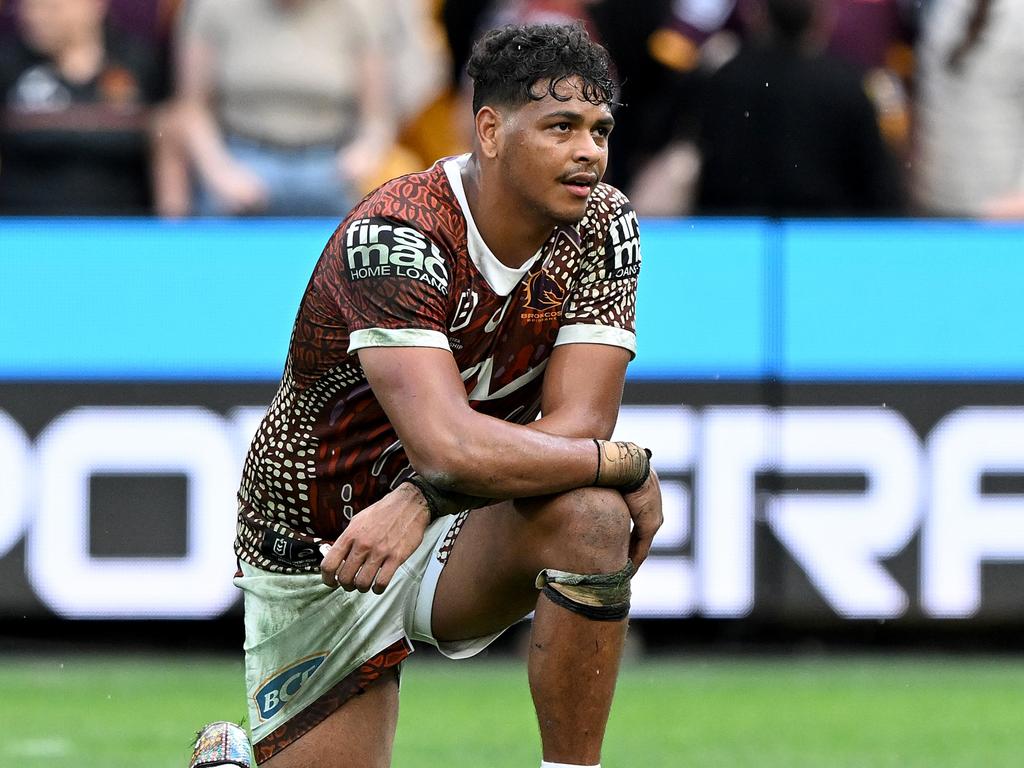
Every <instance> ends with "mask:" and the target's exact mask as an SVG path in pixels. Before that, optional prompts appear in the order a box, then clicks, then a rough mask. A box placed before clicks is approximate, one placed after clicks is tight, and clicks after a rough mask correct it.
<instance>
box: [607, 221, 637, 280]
mask: <svg viewBox="0 0 1024 768" xmlns="http://www.w3.org/2000/svg"><path fill="white" fill-rule="evenodd" d="M604 250H605V271H606V273H607V276H608V279H609V280H622V279H625V278H627V277H636V276H637V275H639V274H640V226H639V223H638V221H637V216H636V211H634V210H633V206H631V205H629V204H628V203H627V204H626V205H624V206H623V207H622V208H620V209H619V212H618V213H617V214H616V215H615V216H614V217H613V218H612V220H611V225H610V226H609V227H608V237H607V238H606V239H605V246H604Z"/></svg>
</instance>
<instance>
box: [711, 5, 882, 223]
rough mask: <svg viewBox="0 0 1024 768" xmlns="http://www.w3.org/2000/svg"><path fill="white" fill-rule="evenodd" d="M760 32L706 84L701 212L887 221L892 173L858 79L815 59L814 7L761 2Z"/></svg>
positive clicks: (819, 25)
mask: <svg viewBox="0 0 1024 768" xmlns="http://www.w3.org/2000/svg"><path fill="white" fill-rule="evenodd" d="M760 7H761V9H762V10H763V15H762V17H761V18H762V21H761V22H760V23H759V24H758V26H760V27H761V28H762V29H763V32H762V33H761V34H758V35H755V36H754V37H753V38H752V39H751V41H750V42H748V43H745V44H744V46H743V47H742V49H741V51H740V53H739V54H738V55H737V56H736V57H735V58H734V59H732V60H731V61H729V62H728V63H726V64H725V65H723V66H722V67H721V69H719V70H718V71H717V72H716V73H715V74H714V75H713V76H712V78H711V79H710V81H709V83H708V88H707V92H706V96H705V99H704V102H705V103H704V111H703V116H702V119H701V127H700V139H699V147H700V152H701V163H702V168H701V173H700V180H699V183H698V201H697V202H698V207H699V209H700V210H701V211H702V212H704V213H715V214H766V215H774V216H793V215H797V216H799V215H854V214H857V215H866V214H870V215H889V214H895V213H898V212H900V211H901V210H902V194H901V185H900V183H899V176H898V171H897V168H896V165H895V162H894V160H893V158H892V156H891V155H890V154H889V152H888V149H887V148H886V146H885V144H884V142H883V140H882V137H881V136H880V134H879V129H878V124H877V121H876V115H875V111H874V108H873V106H872V103H871V101H870V100H869V99H868V97H867V95H866V93H865V92H864V90H863V88H862V85H861V79H860V77H859V75H858V74H857V73H856V72H855V71H854V70H852V69H851V68H849V67H847V66H846V65H845V63H844V62H842V61H840V60H838V59H836V58H835V57H833V56H831V55H829V54H827V53H824V52H823V51H822V48H823V45H824V42H825V40H827V39H828V33H829V30H828V29H827V27H826V26H824V24H823V22H825V21H826V20H827V14H826V13H825V10H826V7H825V5H824V3H823V2H822V1H821V0H765V1H764V3H763V5H761V6H760Z"/></svg>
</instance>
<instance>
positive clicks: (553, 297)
mask: <svg viewBox="0 0 1024 768" xmlns="http://www.w3.org/2000/svg"><path fill="white" fill-rule="evenodd" d="M524 298H525V301H524V306H523V309H522V311H521V312H520V315H519V316H520V317H521V318H522V319H523V320H556V319H557V318H559V317H560V316H561V315H562V302H563V301H565V286H564V285H563V284H562V283H561V282H559V281H558V279H557V278H556V277H555V276H554V275H553V274H551V273H549V272H545V271H543V270H540V271H538V272H536V273H535V274H533V275H531V276H530V277H529V278H528V279H527V281H526V296H525V297H524Z"/></svg>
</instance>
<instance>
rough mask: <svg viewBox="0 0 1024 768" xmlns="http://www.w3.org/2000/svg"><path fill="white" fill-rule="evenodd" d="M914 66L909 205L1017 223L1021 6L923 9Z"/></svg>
mask: <svg viewBox="0 0 1024 768" xmlns="http://www.w3.org/2000/svg"><path fill="white" fill-rule="evenodd" d="M918 59H919V62H920V70H919V72H920V79H919V91H918V101H917V131H916V140H917V162H916V164H915V167H916V171H917V173H916V179H915V182H916V183H915V193H916V198H917V202H918V204H919V205H920V206H921V207H922V208H923V210H924V211H925V212H926V213H931V214H937V215H952V216H990V217H997V218H1024V2H1021V0H932V4H931V8H930V10H929V11H928V14H927V16H926V19H925V25H924V30H923V35H922V39H921V43H920V48H919V54H918Z"/></svg>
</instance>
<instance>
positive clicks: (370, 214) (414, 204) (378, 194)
mask: <svg viewBox="0 0 1024 768" xmlns="http://www.w3.org/2000/svg"><path fill="white" fill-rule="evenodd" d="M447 159H448V158H442V159H440V160H438V161H437V162H435V163H434V164H433V165H432V166H431V167H430V168H427V169H426V170H423V171H417V172H415V173H408V174H405V175H403V176H398V177H396V178H394V179H391V180H390V181H387V182H385V183H384V184H381V185H380V186H379V187H377V188H376V189H375V190H373V191H372V192H370V193H369V194H368V195H367V196H366V197H364V198H363V199H362V200H361V201H360V202H359V204H358V205H357V206H356V207H355V208H354V209H353V210H352V212H351V213H350V214H349V216H348V220H349V221H356V220H359V219H371V218H382V219H390V220H392V221H395V222H400V223H403V224H406V225H408V226H411V227H414V228H416V229H419V230H420V231H422V232H423V233H424V234H427V235H430V236H433V237H435V238H438V239H440V240H443V241H446V242H447V241H448V240H449V239H450V238H454V237H458V235H459V233H460V231H461V230H462V229H464V226H460V221H463V217H462V211H461V209H460V208H459V204H458V200H457V199H456V197H455V194H454V192H453V191H452V188H451V185H450V184H449V182H448V178H447V174H446V173H445V170H444V163H445V161H446V160H447Z"/></svg>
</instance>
